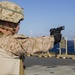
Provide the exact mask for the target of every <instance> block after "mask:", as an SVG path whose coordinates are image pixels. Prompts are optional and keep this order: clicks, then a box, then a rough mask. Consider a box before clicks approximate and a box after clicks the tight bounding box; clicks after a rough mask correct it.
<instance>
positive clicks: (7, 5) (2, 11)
mask: <svg viewBox="0 0 75 75" xmlns="http://www.w3.org/2000/svg"><path fill="white" fill-rule="evenodd" d="M23 19H24V14H23V9H22V8H21V7H20V6H18V5H17V4H15V3H12V2H8V1H2V2H0V20H3V21H9V22H13V23H18V22H19V21H20V20H23Z"/></svg>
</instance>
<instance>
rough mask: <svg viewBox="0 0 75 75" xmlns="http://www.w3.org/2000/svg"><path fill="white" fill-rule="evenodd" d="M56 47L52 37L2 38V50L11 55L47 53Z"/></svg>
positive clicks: (0, 40) (0, 39)
mask: <svg viewBox="0 0 75 75" xmlns="http://www.w3.org/2000/svg"><path fill="white" fill-rule="evenodd" d="M53 46H54V38H53V37H52V36H44V37H36V38H29V37H24V36H22V37H21V36H20V37H19V36H17V37H16V36H11V35H10V36H3V37H1V38H0V48H1V49H3V50H5V51H6V52H7V53H8V54H9V55H20V54H25V53H27V54H34V53H35V52H40V51H41V52H46V51H48V50H50V49H52V48H53Z"/></svg>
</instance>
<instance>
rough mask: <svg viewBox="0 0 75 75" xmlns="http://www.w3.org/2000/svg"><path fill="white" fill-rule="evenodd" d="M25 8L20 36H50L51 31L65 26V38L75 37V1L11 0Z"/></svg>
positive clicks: (63, 32)
mask: <svg viewBox="0 0 75 75" xmlns="http://www.w3.org/2000/svg"><path fill="white" fill-rule="evenodd" d="M9 1H11V2H15V3H16V4H18V5H20V7H22V8H24V20H23V21H22V22H21V25H20V30H19V34H24V35H26V36H32V37H36V36H43V35H46V36H49V30H50V29H51V28H56V27H58V26H65V30H64V31H62V34H63V36H67V38H68V39H73V37H74V36H75V0H9Z"/></svg>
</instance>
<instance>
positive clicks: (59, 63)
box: [25, 57, 75, 75]
mask: <svg viewBox="0 0 75 75" xmlns="http://www.w3.org/2000/svg"><path fill="white" fill-rule="evenodd" d="M25 65H26V69H25V75H75V60H72V59H62V58H59V59H57V58H55V57H51V58H43V57H41V58H39V57H26V60H25Z"/></svg>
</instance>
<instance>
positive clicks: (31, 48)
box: [0, 1, 54, 75]
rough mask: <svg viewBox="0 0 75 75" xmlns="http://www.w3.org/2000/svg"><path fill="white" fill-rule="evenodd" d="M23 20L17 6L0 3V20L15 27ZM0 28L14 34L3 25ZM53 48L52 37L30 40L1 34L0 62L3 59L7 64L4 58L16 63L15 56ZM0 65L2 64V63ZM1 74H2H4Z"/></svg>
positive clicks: (20, 10) (21, 36) (20, 36)
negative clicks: (0, 58)
mask: <svg viewBox="0 0 75 75" xmlns="http://www.w3.org/2000/svg"><path fill="white" fill-rule="evenodd" d="M23 19H24V15H23V10H22V9H21V8H20V7H19V6H18V5H16V4H14V3H12V2H7V1H4V2H0V20H2V21H6V22H11V23H14V24H15V25H16V24H17V23H19V22H20V21H21V20H23ZM0 24H3V23H0ZM0 28H2V29H5V30H9V31H11V32H12V33H13V32H14V34H15V31H14V29H13V30H11V29H9V28H8V27H6V26H4V25H0ZM53 46H54V37H52V36H51V37H50V36H44V37H37V38H30V37H25V36H23V35H18V34H15V35H9V36H7V35H4V34H2V36H1V37H0V53H1V55H0V57H3V58H2V60H3V59H5V60H3V61H4V62H7V64H9V63H8V61H6V57H10V58H13V60H14V61H16V60H17V59H16V60H15V57H16V56H20V55H21V54H25V53H27V54H34V53H35V52H39V51H42V52H46V51H48V50H50V49H52V48H53ZM2 60H1V61H2ZM7 60H9V58H7ZM10 60H11V59H10ZM10 63H12V62H10ZM0 64H3V62H2V63H0ZM12 64H13V63H12ZM5 66H6V65H5ZM0 69H1V68H0ZM3 69H4V68H3ZM3 69H2V70H1V71H0V73H1V72H2V71H3ZM8 71H9V69H8ZM9 72H10V71H9ZM9 72H8V73H9ZM6 73H7V72H6ZM8 73H7V74H8ZM12 73H13V74H15V75H19V74H17V73H15V69H14V71H13V72H12ZM1 74H4V72H3V73H1ZM21 75H23V74H21Z"/></svg>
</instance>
